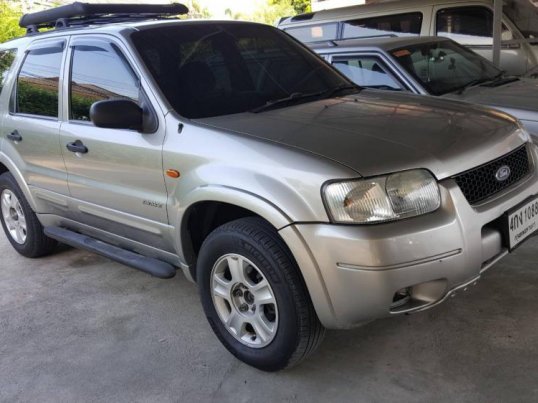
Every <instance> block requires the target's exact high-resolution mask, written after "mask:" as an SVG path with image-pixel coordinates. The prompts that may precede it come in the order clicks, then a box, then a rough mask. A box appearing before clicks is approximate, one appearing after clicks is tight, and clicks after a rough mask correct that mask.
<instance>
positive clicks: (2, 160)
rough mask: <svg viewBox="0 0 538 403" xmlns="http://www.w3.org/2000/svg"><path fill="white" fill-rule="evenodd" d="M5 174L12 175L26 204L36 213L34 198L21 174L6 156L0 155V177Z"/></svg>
mask: <svg viewBox="0 0 538 403" xmlns="http://www.w3.org/2000/svg"><path fill="white" fill-rule="evenodd" d="M6 172H9V173H10V174H11V175H13V177H14V178H15V181H16V182H17V184H18V185H19V187H20V189H21V191H22V193H23V194H24V197H25V198H26V201H28V204H29V205H30V207H31V208H32V210H33V211H37V205H36V202H35V200H34V197H33V196H32V192H30V187H29V186H28V184H27V183H26V181H25V180H24V176H23V175H22V172H21V171H20V170H19V169H18V168H17V166H16V165H15V163H14V162H13V161H12V160H11V159H10V158H8V156H7V155H6V154H4V153H0V175H2V174H4V173H6Z"/></svg>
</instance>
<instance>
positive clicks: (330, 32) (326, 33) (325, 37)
mask: <svg viewBox="0 0 538 403" xmlns="http://www.w3.org/2000/svg"><path fill="white" fill-rule="evenodd" d="M285 31H286V32H287V33H288V34H290V35H292V36H293V37H295V38H297V39H298V40H300V41H301V42H305V43H309V42H321V41H332V40H334V39H336V38H337V34H338V24H320V25H309V26H306V27H297V28H287V29H285Z"/></svg>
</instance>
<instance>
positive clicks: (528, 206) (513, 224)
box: [506, 198, 538, 251]
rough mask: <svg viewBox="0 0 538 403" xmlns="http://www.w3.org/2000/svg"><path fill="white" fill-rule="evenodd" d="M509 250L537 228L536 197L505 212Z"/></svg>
mask: <svg viewBox="0 0 538 403" xmlns="http://www.w3.org/2000/svg"><path fill="white" fill-rule="evenodd" d="M507 218H508V223H507V224H506V225H507V226H508V231H507V234H508V236H507V238H508V246H509V248H510V251H512V250H514V248H516V247H517V246H518V245H520V244H521V243H522V242H523V241H524V240H526V239H527V238H529V237H530V236H531V235H533V234H534V233H535V232H536V231H537V230H538V198H534V199H532V200H528V201H526V202H525V203H524V204H522V205H520V206H518V207H516V208H515V209H513V210H511V211H509V212H508V213H507Z"/></svg>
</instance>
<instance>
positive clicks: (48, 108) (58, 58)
mask: <svg viewBox="0 0 538 403" xmlns="http://www.w3.org/2000/svg"><path fill="white" fill-rule="evenodd" d="M62 56H63V47H62V48H60V47H52V48H44V49H36V50H31V51H29V52H28V54H27V55H26V58H25V59H24V62H23V64H22V68H21V70H20V72H19V76H18V78H17V88H16V93H15V105H14V108H13V109H14V111H13V112H15V113H23V114H28V115H36V116H45V117H56V118H57V117H58V83H59V77H60V69H61V65H62Z"/></svg>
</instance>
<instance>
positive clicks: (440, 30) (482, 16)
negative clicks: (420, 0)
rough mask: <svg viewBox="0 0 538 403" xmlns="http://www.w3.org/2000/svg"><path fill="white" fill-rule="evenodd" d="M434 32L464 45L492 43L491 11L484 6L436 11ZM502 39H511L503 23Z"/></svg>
mask: <svg viewBox="0 0 538 403" xmlns="http://www.w3.org/2000/svg"><path fill="white" fill-rule="evenodd" d="M436 33H437V35H438V36H445V37H447V38H451V39H453V40H455V41H456V42H459V43H461V44H464V45H478V46H480V45H482V46H484V45H486V46H491V45H492V44H493V12H492V11H491V10H490V9H489V8H486V7H482V6H472V7H454V8H445V9H442V10H440V11H438V12H437V18H436ZM502 39H503V40H510V39H513V37H512V34H511V32H510V31H509V30H508V28H507V27H506V26H505V25H504V24H503V27H502Z"/></svg>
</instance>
